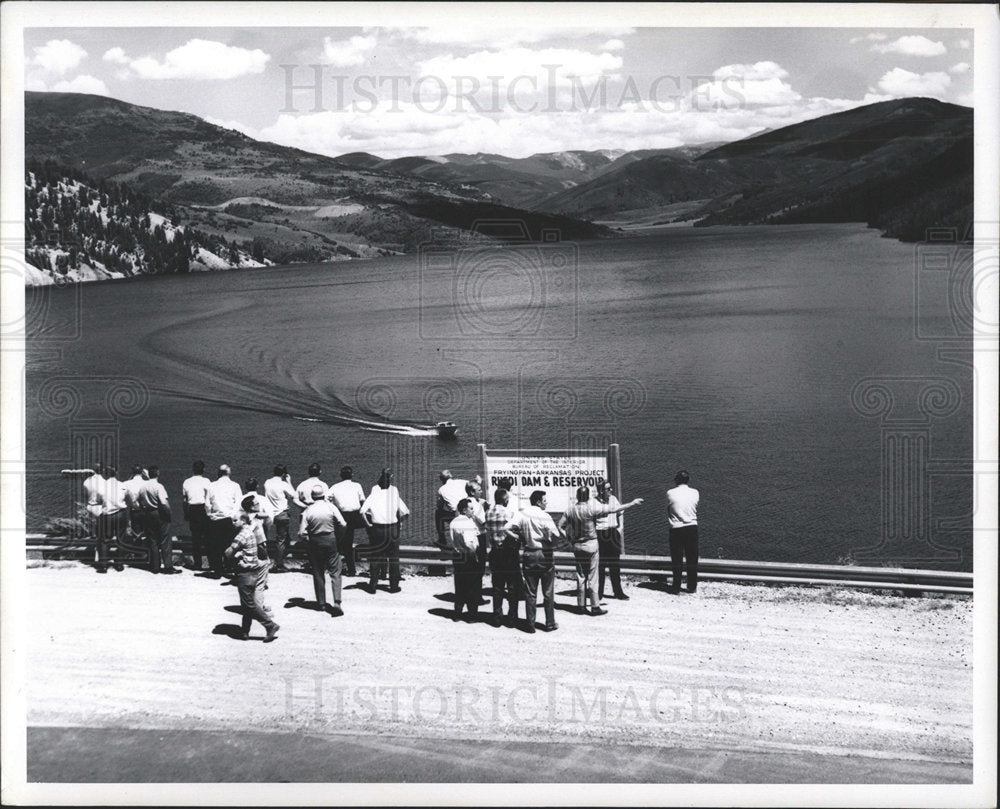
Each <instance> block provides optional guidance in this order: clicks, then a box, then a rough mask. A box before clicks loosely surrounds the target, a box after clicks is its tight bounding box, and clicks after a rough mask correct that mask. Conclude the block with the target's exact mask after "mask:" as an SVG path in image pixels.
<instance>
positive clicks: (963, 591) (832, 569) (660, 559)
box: [27, 534, 972, 595]
mask: <svg viewBox="0 0 1000 809" xmlns="http://www.w3.org/2000/svg"><path fill="white" fill-rule="evenodd" d="M94 546H95V542H94V540H93V539H92V538H90V537H81V538H67V537H52V536H47V535H45V534H28V535H27V551H28V555H29V557H31V556H35V557H36V558H56V557H58V558H81V557H82V558H86V557H87V556H88V554H89V556H90V558H91V559H92V558H93V553H94ZM174 547H175V549H177V550H181V551H189V550H190V547H191V545H190V541H189V540H188V539H187V538H186V537H182V538H177V539H176V540H175V542H174ZM358 548H359V550H360V552H361V553H363V552H364V548H365V546H364V545H359V546H358ZM399 551H400V553H399V555H400V561H401V562H403V563H404V564H408V565H421V566H427V567H437V568H441V567H444V568H447V567H450V564H451V563H450V559H449V557H448V556H446V555H445V554H444V553H443V552H441V551H440V550H438V549H437V548H436V547H432V546H428V545H403V546H402V547H400V549H399ZM288 555H289V556H292V557H305V555H306V554H305V551H304V549H303V548H302V546H296V545H293V546H292V547H291V548H290V549H289V551H288ZM555 563H556V569H557V570H559V571H561V572H567V571H572V570H573V569H574V560H573V554H572V553H569V552H566V551H557V552H556V553H555ZM670 569H671V564H670V558H669V557H667V556H638V555H625V556H622V557H621V572H622V573H625V574H631V575H647V576H650V577H652V578H668V577H669V576H670ZM698 578H699V579H701V580H705V581H731V582H759V583H764V584H790V585H826V586H837V587H851V588H860V589H873V590H899V591H902V592H906V593H951V594H959V595H971V594H972V574H971V573H962V572H955V571H948V570H922V569H916V568H903V567H859V566H853V565H811V564H800V563H794V562H751V561H743V560H739V559H702V560H700V561H699V563H698Z"/></svg>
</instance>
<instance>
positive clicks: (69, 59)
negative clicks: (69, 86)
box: [28, 39, 87, 74]
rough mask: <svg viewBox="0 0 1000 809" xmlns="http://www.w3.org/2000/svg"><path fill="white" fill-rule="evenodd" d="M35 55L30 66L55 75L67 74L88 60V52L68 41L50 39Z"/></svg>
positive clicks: (35, 49)
mask: <svg viewBox="0 0 1000 809" xmlns="http://www.w3.org/2000/svg"><path fill="white" fill-rule="evenodd" d="M34 53H35V55H34V56H33V57H32V58H31V59H30V60H29V62H28V64H30V65H32V66H34V67H40V68H41V69H42V70H44V71H46V72H48V73H55V74H62V73H67V72H68V71H70V70H72V69H73V68H75V67H77V66H78V65H79V64H80V62H82V61H83V60H84V59H86V58H87V52H86V51H85V50H84V49H83V48H81V47H80V46H79V45H77V44H76V43H75V42H70V41H69V40H68V39H50V40H49V41H48V42H46V43H45V44H44V45H41V46H39V47H37V48H34Z"/></svg>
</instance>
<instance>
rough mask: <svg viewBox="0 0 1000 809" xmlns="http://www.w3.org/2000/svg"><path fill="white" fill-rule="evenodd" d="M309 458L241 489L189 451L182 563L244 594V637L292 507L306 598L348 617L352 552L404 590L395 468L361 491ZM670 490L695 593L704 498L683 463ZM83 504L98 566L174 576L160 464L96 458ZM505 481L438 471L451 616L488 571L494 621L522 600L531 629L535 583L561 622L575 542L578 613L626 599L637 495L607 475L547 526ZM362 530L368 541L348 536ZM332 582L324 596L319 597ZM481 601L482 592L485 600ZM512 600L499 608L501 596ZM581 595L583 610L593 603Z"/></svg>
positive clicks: (264, 618) (676, 555) (510, 620)
mask: <svg viewBox="0 0 1000 809" xmlns="http://www.w3.org/2000/svg"><path fill="white" fill-rule="evenodd" d="M321 475H322V468H321V466H320V465H319V464H318V463H314V464H312V465H311V466H310V467H309V469H308V477H307V478H306V479H305V480H303V481H302V482H301V483H300V484H299V485H298V486H293V485H292V481H291V477H290V475H289V473H288V470H287V468H286V467H285V466H283V465H277V466H275V467H274V469H273V472H272V476H271V477H270V478H268V479H267V480H265V481H264V483H263V486H261V485H260V483H259V481H258V480H257V479H256V478H248V479H246V480H245V481H244V483H243V485H242V486H241V485H240V484H239V483H237V482H236V481H235V480H233V479H232V470H231V469H230V467H229V466H228V465H227V464H221V465H220V466H219V467H218V472H217V474H216V476H215V480H210V479H209V478H208V477H206V476H205V464H204V462H202V461H195V463H194V464H193V465H192V474H191V476H190V477H188V478H187V479H185V480H184V482H183V485H182V508H183V516H184V519H185V520H186V521H187V523H188V526H189V529H190V534H191V569H193V570H197V571H201V570H202V569H203V561H207V563H208V570H207V572H205V573H204V575H206V576H208V577H212V578H223V577H228V578H230V579H231V581H232V583H233V584H235V585H236V587H237V589H238V590H239V594H240V604H241V607H242V611H243V624H242V628H241V635H240V636H241V637H242V638H247V637H249V631H250V628H251V624H252V622H253V620H257V621H258V622H260V623H261V625H262V626H263V627H264V629H265V631H266V637H265V641H266V642H270V641H272V640H274V639H275V637H276V636H277V632H278V629H279V626H278V624H277V623H276V622H275V621H274V618H273V615H272V613H271V611H270V609H269V608H268V607H267V606H266V605H265V604H264V600H263V592H264V590H266V589H267V579H268V575H269V574H270V573H285V572H288V570H289V568H288V567H287V566H286V560H287V557H288V553H289V548H290V546H291V544H292V543H293V537H292V512H291V507H292V505H294V506H296V507H297V508H298V509H299V510H300V512H301V516H300V518H299V522H298V529H297V532H296V535H295V537H296V540H298V541H300V542H302V543H304V544H305V549H306V552H307V555H308V559H309V565H308V569H309V571H310V572H311V573H312V579H313V591H314V595H315V602H314V604H315V608H316V609H318V610H321V611H325V612H329V613H330V614H332V615H334V616H340V615H343V614H344V608H343V603H342V589H343V587H342V579H343V577H344V576H345V575H346V576H356V575H358V572H357V562H358V559H357V557H358V552H359V551H361V552H362V555H363V557H364V558H366V559H367V560H368V563H369V569H368V580H369V581H368V588H369V591H370V592H372V593H374V592H376V590H377V586H378V582H379V580H380V579H381V578H383V577H386V578H388V582H389V592H390V593H396V592H399V591H400V586H399V583H400V561H399V542H400V529H401V526H402V524H403V523H404V522H405V521H406V519H407V518H408V517H409V515H410V510H409V508H408V507H407V505H406V503H404V502H403V499H402V497H401V496H400V493H399V490H398V489H397V488H396V486H395V485H394V484H393V474H392V472H391V471H390V470H388V469H383V470H382V472H381V474H380V476H379V479H378V481H377V482H376V483H375V485H374V486H372V488H371V490H370V492H368V493H367V494H366V493H365V490H364V487H363V486H361V484H359V483H358V482H357V481H355V480H354V472H353V469H352V468H351V467H350V466H344V467H343V468H342V469H341V470H340V481H339V482H337V483H335V484H333V485H328V484H327V483H326V482H325V481H323V479H322V477H321ZM674 481H675V484H676V485H675V487H674V488H672V489H670V490H669V491H668V492H667V507H668V520H669V525H670V539H669V541H670V551H671V562H672V576H673V580H672V587H671V588H670V589H671V590H672V591H674V592H679V590H680V582H681V577H682V573H683V572H684V568H685V564H686V589H687V591H688V592H695V591H696V589H697V575H698V574H697V566H698V528H697V509H698V503H699V494H698V491H697V490H696V489H693V488H691V487H690V486H689V485H688V483H689V476H688V473H687V472H685V471H681V472H678V473H677V475H676V477H675V479H674ZM83 488H84V492H85V495H86V498H87V503H86V508H87V511H88V512H89V513H90V514H91V515H92V516H93V517H94V521H95V526H94V533H95V536H96V539H97V561H96V569H97V571H98V573H107V571H108V568H109V566H110V567H113V568H114V569H116V570H122V569H123V565H122V563H121V559H122V555H123V552H125V553H127V554H128V555H129V557H130V558H131V559H133V560H135V559H139V560H140V561H141V562H142V563H145V564H148V565H149V569H150V570H151V571H152V572H153V573H162V574H174V573H179V572H180V571H179V570H178V569H177V568H176V567H175V566H174V549H173V544H172V543H173V536H172V534H171V531H170V528H171V522H172V520H173V515H172V511H171V507H170V502H169V498H168V496H167V491H166V489H165V488H164V486H163V484H162V483H161V482H160V480H159V470H158V469H157V467H156V466H150V467H143V466H135V467H133V468H132V475H131V477H130V478H128V479H127V480H124V481H122V480H119V479H118V477H117V470H116V469H115V467H113V466H110V465H105V466H102V467H99V468H98V469H97V471H95V472H94V473H93V474H92V475H91V476H90V477H88V478H87V479H86V480H85V481H84V483H83ZM512 490H513V481H511V480H504V481H500V483H499V485H498V486H497V487H496V488H495V490H494V494H493V502H492V503H488V502H487V501H486V500H485V499H484V498H483V488H482V480H481V478H479V477H478V476H477V477H476V478H473V479H471V480H465V479H462V478H456V477H455V476H453V475H452V473H451V472H450V471H449V470H447V469H446V470H443V471H442V472H441V474H440V486H439V488H438V490H437V499H436V506H435V528H436V533H437V542H436V545H437V547H438V548H439V550H440V551H441V552H442V559H443V560H444V559H447V560H449V561H451V563H452V566H453V571H454V590H455V601H454V611H453V614H452V618H453V620H455V621H460V620H462V617H463V612H464V614H465V616H466V618H467V619H468V620H476V618H477V616H478V612H479V607H480V605H481V604H482V603H483V594H484V586H483V579H484V576H485V573H486V569H487V566H488V568H489V571H490V577H491V581H490V585H491V587H490V591H491V595H492V617H491V622H492V623H493V625H494V626H501V625H507V626H510V627H513V626H515V625H516V623H517V620H518V603H519V602H520V601H524V604H525V616H524V617H525V619H526V621H527V631H528V632H535V631H536V626H535V613H536V603H537V598H538V592H539V590H541V594H542V602H543V607H544V613H545V622H544V629H545V630H546V631H549V632H551V631H554V630H556V629H558V625H557V624H556V621H555V562H554V556H553V553H554V551H555V550H556V549H558V548H559V547H560V546H562V545H563V544H568V545H569V547H570V548H571V549H572V551H573V556H574V560H575V568H576V583H577V611H578V612H579V613H581V614H589V615H594V616H598V615H605V614H606V613H607V610H605V609H603V608H602V607H601V606H600V602H602V601H603V600H604V590H605V583H606V581H610V583H611V589H612V592H613V594H614V597H615V598H616V599H621V600H628V599H629V596H628V595H627V594H626V593H625V591H624V589H623V587H622V581H621V572H620V557H621V554H622V550H623V543H622V535H621V529H620V522H619V515H620V514H621V513H622V512H624V511H625V510H627V509H630V508H633V507H635V506H638V505H641V504H642V502H643V500H642V498H636V499H634V500H631V501H629V502H627V503H622V502H620V501H619V500H618V498H617V497H615V495H614V493H613V491H612V486H611V484H610V482H608V481H606V480H602V481H599V483H598V485H597V487H596V491H595V492H594V493H593V494H594V496H593V497H592V496H591V494H592V493H591V491H590V488H589V487H587V486H581V487H579V488H578V489H577V490H576V502H575V503H573V504H572V505H571V506H569V508H567V510H566V511H565V512H564V513H563V514H562V516H561V518H560V519H559V522H558V523H556V522H555V520H554V519H553V517H552V515H551V514H550V513H549V512H548V511H547V510H546V506H547V505H548V502H547V494H546V492H545V491H543V490H541V489H539V490H536V491H533V492H532V493H531V495H530V497H529V498H528V503H527V504H522V503H520V502H519V501H518V500H517V498H516V496H515V494H514V493H513V491H512ZM358 529H361V530H363V532H364V535H365V537H366V542H364V543H359V544H358V545H356V544H355V534H356V531H357V530H358ZM328 577H329V580H330V590H331V597H332V599H331V600H332V603H330V600H328V599H327V597H326V588H327V578H328ZM487 603H488V602H487ZM505 603H506V605H507V611H506V614H505V613H504V609H503V608H504V604H505ZM588 605H589V606H588Z"/></svg>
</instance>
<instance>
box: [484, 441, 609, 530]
mask: <svg viewBox="0 0 1000 809" xmlns="http://www.w3.org/2000/svg"><path fill="white" fill-rule="evenodd" d="M484 460H485V463H486V480H485V487H486V492H487V497H488V498H489V501H490V502H493V492H494V491H495V490H496V488H497V486H498V485H499V484H500V483H501V482H502V481H503V480H504V479H508V480H511V481H513V483H512V486H511V489H510V493H511V495H512V496H513V497H515V498H516V500H517V502H516V503H514V504H513V505H516V506H518V507H519V508H523V507H524V506H526V505H528V503H529V497H530V496H531V493H532V492H533V491H535V490H536V489H541V490H543V491H544V492H545V493H546V494H547V495H548V503H547V505H546V511H549V512H552V513H558V514H561V513H562V512H564V511H565V510H566V509H567V508H568V507H569V505H570V504H571V503H573V502H575V501H576V490H577V488H578V487H580V486H589V487H590V490H591V491H592V492H593V491H594V489H595V487H596V486H597V484H598V482H599V481H602V480H607V479H608V456H607V452H606V451H602V452H586V451H579V452H578V451H572V450H570V451H567V453H566V454H551V455H548V454H542V453H541V452H539V453H538V454H530V453H525V452H504V451H503V450H490V451H488V452H487V453H486V454H485V458H484Z"/></svg>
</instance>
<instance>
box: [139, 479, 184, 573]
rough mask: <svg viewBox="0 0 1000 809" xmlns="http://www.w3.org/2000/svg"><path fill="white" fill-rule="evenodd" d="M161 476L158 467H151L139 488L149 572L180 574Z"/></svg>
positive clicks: (167, 502)
mask: <svg viewBox="0 0 1000 809" xmlns="http://www.w3.org/2000/svg"><path fill="white" fill-rule="evenodd" d="M159 477H160V470H159V468H158V467H155V466H151V467H149V480H147V481H145V482H144V483H143V484H142V488H140V489H139V507H140V508H141V509H142V520H143V527H144V528H145V529H146V542H148V543H149V550H150V554H151V557H152V558H151V561H150V570H152V572H153V573H160V572H163V573H180V571H179V570H178V569H177V568H175V567H174V544H173V537H171V535H170V521H171V515H170V501H169V500H168V499H167V490H166V489H165V488H164V487H163V484H162V483H160V480H159Z"/></svg>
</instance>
